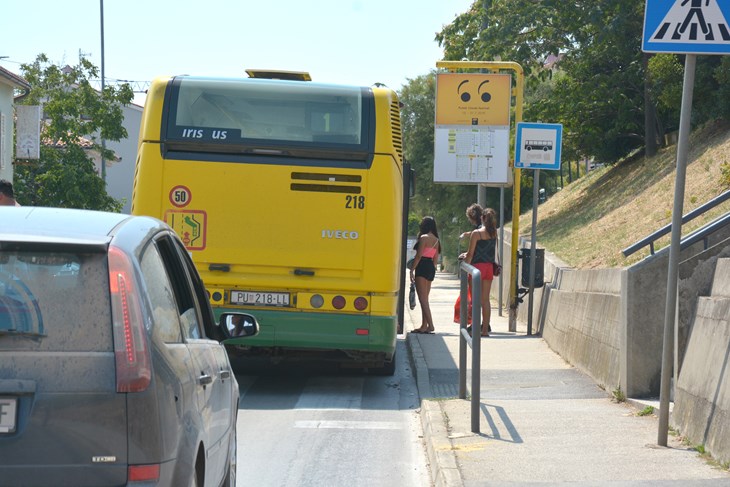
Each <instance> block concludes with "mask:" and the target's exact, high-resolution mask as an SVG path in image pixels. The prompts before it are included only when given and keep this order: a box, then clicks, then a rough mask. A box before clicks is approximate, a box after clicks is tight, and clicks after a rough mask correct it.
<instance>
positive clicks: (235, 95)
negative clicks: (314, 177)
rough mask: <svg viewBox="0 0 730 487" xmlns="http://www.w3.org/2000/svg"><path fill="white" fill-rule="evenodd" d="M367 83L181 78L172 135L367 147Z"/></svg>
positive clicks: (174, 97)
mask: <svg viewBox="0 0 730 487" xmlns="http://www.w3.org/2000/svg"><path fill="white" fill-rule="evenodd" d="M365 112H366V110H364V109H363V88H359V87H348V86H335V85H323V84H314V83H310V82H301V81H281V80H276V81H274V80H259V79H238V80H226V79H201V78H194V77H180V78H175V80H174V82H173V87H172V92H171V97H170V105H169V112H168V121H167V127H166V128H167V131H166V132H167V133H166V137H165V138H166V139H167V140H171V141H176V142H191V143H195V142H199V143H203V144H205V145H207V146H209V145H210V144H211V143H213V144H224V145H244V146H251V145H253V146H266V147H288V146H298V147H302V148H306V147H317V148H323V147H327V146H328V145H330V144H331V145H332V146H333V147H334V146H337V147H340V148H343V147H347V149H349V150H355V151H362V150H363V149H364V148H365V146H366V144H367V142H368V141H367V134H366V131H365V130H364V127H365V126H366V122H365Z"/></svg>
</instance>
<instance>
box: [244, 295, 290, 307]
mask: <svg viewBox="0 0 730 487" xmlns="http://www.w3.org/2000/svg"><path fill="white" fill-rule="evenodd" d="M231 303H233V304H247V305H249V306H289V293H267V292H259V291H231Z"/></svg>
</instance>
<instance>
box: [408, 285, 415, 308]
mask: <svg viewBox="0 0 730 487" xmlns="http://www.w3.org/2000/svg"><path fill="white" fill-rule="evenodd" d="M408 304H409V305H410V307H411V309H416V283H415V282H412V283H411V290H410V292H409V293H408Z"/></svg>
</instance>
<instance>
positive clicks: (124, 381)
mask: <svg viewBox="0 0 730 487" xmlns="http://www.w3.org/2000/svg"><path fill="white" fill-rule="evenodd" d="M108 258H109V290H110V294H111V301H112V322H113V328H114V356H115V358H116V366H117V392H140V391H144V390H145V389H146V388H147V386H148V385H149V384H150V377H151V372H150V352H149V349H148V347H147V338H146V336H145V334H146V332H145V328H144V322H143V318H142V308H141V303H140V295H139V291H138V290H137V285H136V282H135V279H134V269H133V267H132V262H131V261H130V260H129V257H127V255H126V254H125V253H124V252H122V250H120V249H119V248H117V247H113V246H110V247H109V257H108Z"/></svg>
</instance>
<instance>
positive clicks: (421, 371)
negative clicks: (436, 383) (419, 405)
mask: <svg viewBox="0 0 730 487" xmlns="http://www.w3.org/2000/svg"><path fill="white" fill-rule="evenodd" d="M406 344H407V345H408V350H410V352H411V360H412V363H413V369H414V371H415V373H416V384H417V386H418V395H419V396H420V398H421V400H423V399H424V398H430V397H433V393H432V392H431V377H430V375H429V373H428V366H427V365H426V358H425V357H424V356H423V350H422V349H421V344H420V343H419V342H418V338H416V337H415V336H413V335H411V334H410V333H408V334H407V335H406Z"/></svg>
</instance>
